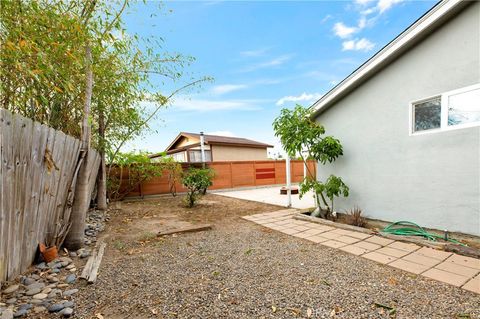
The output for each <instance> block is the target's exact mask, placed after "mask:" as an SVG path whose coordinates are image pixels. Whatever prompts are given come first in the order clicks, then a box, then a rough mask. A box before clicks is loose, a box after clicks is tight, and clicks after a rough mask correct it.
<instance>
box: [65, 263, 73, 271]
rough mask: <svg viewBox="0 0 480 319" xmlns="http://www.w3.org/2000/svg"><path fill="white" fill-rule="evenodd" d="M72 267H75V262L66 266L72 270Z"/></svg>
mask: <svg viewBox="0 0 480 319" xmlns="http://www.w3.org/2000/svg"><path fill="white" fill-rule="evenodd" d="M72 268H75V264H70V265H68V266H67V267H65V269H66V270H70V269H72Z"/></svg>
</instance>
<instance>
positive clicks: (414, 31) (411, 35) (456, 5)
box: [310, 0, 470, 118]
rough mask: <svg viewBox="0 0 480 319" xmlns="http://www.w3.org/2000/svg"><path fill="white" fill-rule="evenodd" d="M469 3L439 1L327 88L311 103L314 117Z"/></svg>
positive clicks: (460, 0) (451, 0)
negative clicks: (323, 93)
mask: <svg viewBox="0 0 480 319" xmlns="http://www.w3.org/2000/svg"><path fill="white" fill-rule="evenodd" d="M469 3H470V2H469V1H462V0H446V1H441V2H439V3H438V4H437V5H435V6H434V7H433V8H432V9H431V10H429V11H428V12H427V13H425V14H424V15H423V16H422V17H420V18H419V19H418V20H417V21H415V22H414V23H413V24H412V25H411V26H410V27H408V28H407V29H406V30H405V31H403V32H402V33H401V34H400V35H398V36H397V37H396V38H395V39H394V40H392V41H391V42H390V43H388V44H387V45H386V46H384V47H383V48H382V49H381V50H380V51H378V52H377V53H376V54H375V55H374V56H372V57H371V58H370V59H369V60H367V61H366V62H365V63H363V64H362V65H361V66H360V67H358V68H357V69H356V70H355V71H353V72H352V73H351V74H350V75H349V76H347V77H346V78H345V79H344V80H343V81H341V82H340V83H339V84H338V85H336V86H335V87H334V88H333V89H331V90H330V91H329V92H327V94H325V95H324V96H322V97H321V98H320V99H319V100H318V101H316V102H315V103H314V104H313V105H312V106H311V107H310V108H311V109H313V115H312V116H313V118H315V117H316V116H318V115H319V114H320V113H321V112H323V111H325V110H326V109H328V108H329V107H330V106H332V105H333V104H334V103H335V102H336V101H338V100H340V99H341V98H343V97H344V96H346V95H347V94H348V93H350V92H352V91H353V90H355V89H356V88H357V87H358V86H360V85H361V84H362V83H364V82H365V81H366V80H368V79H369V78H370V77H372V76H373V75H374V74H375V73H377V72H378V71H380V70H381V69H382V68H384V67H385V66H387V65H388V64H389V63H390V62H392V61H393V60H394V59H396V58H398V57H399V56H401V55H402V54H403V53H405V52H406V51H407V50H409V49H410V48H411V47H413V46H414V45H415V44H417V43H418V42H420V41H421V40H422V39H423V38H424V37H425V36H427V35H428V34H430V33H431V32H433V31H434V30H435V29H436V28H438V26H440V25H441V24H443V23H445V22H446V21H447V20H448V19H450V18H451V17H452V16H453V15H455V14H456V13H457V12H459V11H460V10H461V9H463V8H464V7H465V6H467V5H468V4H469Z"/></svg>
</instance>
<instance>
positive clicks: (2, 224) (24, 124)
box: [0, 109, 100, 282]
mask: <svg viewBox="0 0 480 319" xmlns="http://www.w3.org/2000/svg"><path fill="white" fill-rule="evenodd" d="M80 146H81V142H80V141H79V140H77V139H75V138H73V137H71V136H67V135H65V134H64V133H62V132H60V131H56V130H54V129H52V128H49V127H48V126H45V125H42V124H40V123H37V122H33V121H32V120H30V119H27V118H24V117H22V116H18V115H12V114H11V113H10V112H8V111H6V110H4V109H0V159H1V163H0V282H1V281H4V280H10V279H12V278H14V277H15V276H16V275H18V274H20V273H21V272H23V271H25V270H26V269H27V268H28V267H29V266H30V265H31V264H32V262H33V260H34V258H35V254H36V251H37V247H38V244H39V243H45V242H47V243H48V241H52V240H54V239H55V238H53V237H54V234H57V233H58V231H59V229H60V228H65V227H68V225H69V222H70V212H71V205H72V202H73V193H74V189H75V182H76V176H77V173H78V164H79V153H80ZM88 163H89V171H90V172H91V174H90V185H91V189H93V187H94V185H95V179H96V175H97V172H98V166H99V163H100V157H99V155H98V153H97V152H95V151H92V152H89V159H88Z"/></svg>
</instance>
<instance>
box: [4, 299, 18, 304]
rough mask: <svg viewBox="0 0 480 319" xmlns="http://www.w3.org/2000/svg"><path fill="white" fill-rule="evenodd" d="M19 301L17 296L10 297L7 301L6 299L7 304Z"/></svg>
mask: <svg viewBox="0 0 480 319" xmlns="http://www.w3.org/2000/svg"><path fill="white" fill-rule="evenodd" d="M16 302H17V298H10V299H8V300H7V301H5V303H6V304H8V305H12V304H14V303H16Z"/></svg>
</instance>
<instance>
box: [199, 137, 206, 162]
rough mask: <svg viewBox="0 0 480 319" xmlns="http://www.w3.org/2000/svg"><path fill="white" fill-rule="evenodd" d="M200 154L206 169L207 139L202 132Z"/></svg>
mask: <svg viewBox="0 0 480 319" xmlns="http://www.w3.org/2000/svg"><path fill="white" fill-rule="evenodd" d="M200 152H201V153H202V164H203V167H204V168H205V137H204V136H203V132H200Z"/></svg>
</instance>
